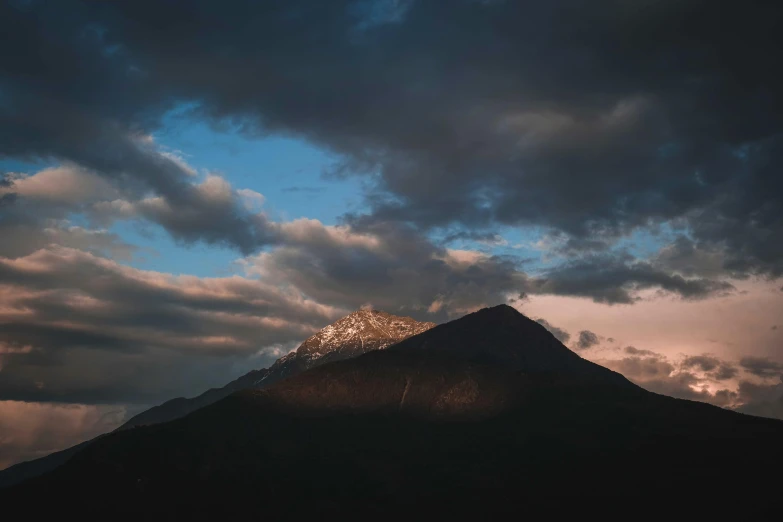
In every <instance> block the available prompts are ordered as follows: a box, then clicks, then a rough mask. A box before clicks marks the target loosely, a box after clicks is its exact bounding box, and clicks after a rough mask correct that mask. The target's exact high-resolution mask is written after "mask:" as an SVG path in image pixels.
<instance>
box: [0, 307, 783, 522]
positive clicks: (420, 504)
mask: <svg viewBox="0 0 783 522" xmlns="http://www.w3.org/2000/svg"><path fill="white" fill-rule="evenodd" d="M497 312H500V313H497ZM517 315H518V317H516V318H514V316H511V315H509V314H508V312H507V311H505V310H504V309H500V310H496V309H490V313H487V311H482V312H479V313H478V314H473V315H471V316H468V317H466V318H463V319H461V320H458V321H454V322H452V323H448V324H446V325H443V326H442V327H438V329H436V330H437V331H436V330H433V331H432V333H431V334H428V333H424V334H421V335H419V336H418V338H415V339H412V340H411V341H410V342H408V343H403V345H401V346H398V347H395V348H393V349H390V350H383V351H376V352H372V353H368V354H366V355H363V356H361V357H357V358H354V359H350V360H345V361H340V362H336V363H333V364H328V365H323V366H320V367H318V368H315V369H312V370H310V371H308V372H305V373H303V374H300V375H298V376H295V377H292V378H290V379H286V380H283V381H281V382H279V383H278V384H276V385H274V386H271V387H269V388H267V389H265V390H246V391H242V392H239V393H236V394H234V395H231V396H230V397H227V398H225V399H223V400H221V401H219V402H218V403H215V404H213V405H210V406H208V407H206V408H203V409H201V410H199V411H197V412H194V413H193V414H191V415H188V416H187V417H185V418H182V419H179V420H176V421H174V422H170V423H166V424H160V425H154V426H146V427H140V428H135V429H131V430H126V431H123V432H118V433H114V434H111V435H109V436H106V437H104V438H102V439H101V440H98V441H96V442H95V443H94V444H92V445H90V446H89V447H88V448H86V449H85V450H84V451H82V452H80V453H78V454H77V455H76V456H74V457H73V458H72V459H71V461H69V462H68V463H67V464H66V465H64V466H63V467H61V468H59V469H58V470H56V471H55V472H53V473H51V474H48V475H46V476H43V477H40V478H38V479H35V480H32V481H29V482H27V483H25V484H23V485H20V486H16V487H14V488H11V489H9V490H5V491H3V492H0V502H2V503H3V505H4V506H6V507H7V509H26V512H27V513H31V514H33V515H34V516H44V515H46V514H49V513H51V512H54V511H56V513H57V514H66V515H71V514H73V515H78V516H80V517H81V518H82V519H98V518H100V519H117V518H124V517H128V518H144V519H150V518H153V519H163V518H174V519H184V518H187V519H194V518H195V519H224V518H226V517H229V516H231V517H234V516H236V517H240V516H241V517H243V518H244V517H248V518H259V519H261V518H263V519H266V520H282V519H288V520H302V519H316V518H319V519H323V518H324V517H327V516H330V517H331V516H339V517H341V519H345V518H352V517H355V518H365V519H366V518H367V517H370V516H371V517H373V520H376V519H394V520H403V519H404V520H407V519H410V520H421V519H435V520H442V519H444V518H445V519H449V520H457V519H459V520H462V519H471V520H484V519H487V517H490V516H497V515H500V514H501V513H502V514H504V515H506V516H508V515H509V514H510V515H512V516H513V518H524V517H528V516H531V515H533V516H540V515H538V513H539V512H540V510H542V509H546V514H547V515H548V516H551V515H552V514H553V513H563V512H564V511H567V512H570V513H571V514H578V515H580V516H596V515H598V516H606V515H607V514H611V515H612V516H617V515H620V514H622V515H624V516H626V517H628V516H638V514H640V513H644V514H645V515H648V516H649V515H651V513H653V512H656V508H658V510H659V511H660V512H661V513H665V514H666V515H667V516H671V515H672V513H677V514H678V515H683V514H684V513H686V512H688V513H690V511H691V510H692V509H698V512H699V514H700V515H701V516H707V515H710V514H715V513H718V514H721V515H723V516H726V515H727V514H728V513H729V512H730V511H731V510H732V509H741V510H742V514H743V516H745V517H754V516H755V517H758V516H762V515H765V516H768V514H769V513H773V512H774V510H777V509H778V506H777V498H778V497H777V494H778V488H779V482H778V481H777V479H775V478H774V477H773V478H772V479H770V478H769V477H768V476H767V475H768V474H767V471H769V470H777V469H779V468H780V465H781V463H783V460H782V459H783V448H782V447H781V443H780V441H781V440H783V423H781V422H779V421H774V420H769V419H760V418H755V417H750V416H746V415H742V414H737V413H733V412H729V411H726V410H722V409H720V408H716V407H713V406H709V405H706V404H702V403H695V402H690V401H683V400H677V399H672V398H668V397H664V396H660V395H656V394H653V393H649V392H646V391H644V390H642V389H640V388H638V387H634V386H628V385H627V384H625V383H623V382H621V381H618V380H617V379H616V378H615V377H613V376H612V375H613V374H611V373H609V374H606V373H601V372H596V371H595V370H589V371H582V370H579V369H578V368H579V365H581V363H580V362H564V363H562V364H563V365H564V366H561V365H560V363H556V361H553V360H547V355H546V354H548V353H554V354H556V355H553V358H555V357H556V358H558V360H559V359H560V358H562V360H563V361H566V360H567V359H566V358H565V357H567V356H563V355H560V351H559V348H557V347H556V346H555V347H554V348H552V349H551V350H550V351H549V352H548V351H546V349H544V348H541V345H540V344H538V343H536V342H533V341H532V340H531V341H530V342H523V341H524V340H520V339H517V338H515V337H513V336H506V335H505V334H504V335H500V334H496V335H497V338H496V341H495V342H493V343H487V344H486V345H485V346H484V348H481V349H469V347H468V346H467V345H466V344H465V342H464V341H466V337H465V336H466V335H468V333H469V329H468V328H467V327H466V326H465V325H466V324H467V325H472V324H474V321H476V318H477V317H478V318H481V319H482V321H481V322H482V324H483V327H484V328H489V329H491V330H493V331H495V332H510V331H515V330H516V329H520V330H521V329H524V328H527V326H526V325H527V321H528V319H527V318H524V317H523V316H521V315H519V314H517ZM514 321H519V322H520V324H519V325H514V324H513V322H514ZM507 322H508V323H507ZM539 333H540V332H539ZM432 334H437V337H436V338H432V337H431V335H432ZM475 335H479V334H478V333H477V334H475ZM489 335H493V334H491V333H490V332H487V336H489ZM531 335H538V333H536V331H533V333H532V334H531ZM428 337H429V340H427V338H428ZM421 338H424V339H425V342H424V343H423V344H421V345H418V346H420V348H419V349H416V348H414V346H417V344H416V343H418V342H419V341H420V340H421ZM435 340H437V343H438V344H435V343H436V341H435ZM413 341H416V343H414V342H413ZM442 343H448V346H452V347H462V348H460V349H454V350H449V349H447V348H446V347H445V345H444V344H442ZM514 346H515V347H516V348H513V347H514ZM529 346H535V347H536V348H528V347H529ZM539 348H540V350H542V351H540V352H537V354H536V355H535V356H533V355H530V356H519V357H517V356H514V355H513V353H512V352H513V350H514V349H516V350H527V349H530V350H539ZM498 354H504V355H503V357H502V358H501V357H500V355H498ZM511 359H514V360H518V361H536V364H537V365H538V366H535V368H542V369H543V370H541V371H533V370H531V368H532V366H531V365H528V366H527V367H524V368H521V367H523V366H524V364H522V363H520V364H517V365H516V367H514V365H511V364H507V363H506V362H505V361H508V360H511ZM479 360H480V361H481V362H478V361H479ZM497 361H500V364H499V363H498V362H497ZM577 361H581V359H578V360H577ZM584 367H585V368H588V367H589V366H584ZM606 375H609V377H608V378H606V377H605V376H606ZM40 498H46V499H47V503H45V504H44V503H40V502H36V499H40Z"/></svg>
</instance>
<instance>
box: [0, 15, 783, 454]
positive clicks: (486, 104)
mask: <svg viewBox="0 0 783 522" xmlns="http://www.w3.org/2000/svg"><path fill="white" fill-rule="evenodd" d="M782 17H783V15H781V9H780V7H779V6H776V5H775V3H774V2H763V1H748V2H745V3H743V4H742V6H741V8H739V7H736V6H732V5H731V4H730V3H726V2H707V1H704V0H676V1H675V0H635V1H633V2H617V1H614V0H599V1H596V2H582V1H576V0H573V1H571V0H558V1H557V2H515V1H512V0H506V1H503V0H483V1H479V0H455V1H454V2H442V1H436V0H334V1H330V2H320V1H315V0H286V1H282V0H281V1H268V2H249V1H248V2H243V1H224V2H219V3H215V2H208V1H205V0H193V1H184V0H183V1H179V2H178V1H172V2H165V3H161V2H157V1H152V0H127V1H124V0H118V1H115V2H103V1H97V0H95V1H90V0H85V1H75V0H63V1H60V2H43V1H40V0H6V1H3V2H0V35H2V36H0V38H1V39H2V41H3V42H2V43H3V44H2V45H0V469H2V468H4V467H7V466H9V465H12V464H13V463H16V462H19V461H23V460H29V459H31V458H36V457H38V456H42V455H45V454H47V453H50V452H52V451H56V450H59V449H63V448H66V447H69V446H71V445H73V444H76V443H78V442H81V441H83V440H86V439H89V438H91V437H93V436H96V435H98V434H100V433H104V432H106V431H109V430H111V429H113V428H115V427H116V426H118V425H119V424H121V423H122V422H123V420H124V419H127V418H128V417H129V416H131V415H133V414H135V413H138V412H139V411H142V410H144V409H146V408H147V407H149V406H151V405H155V404H158V403H161V402H163V401H165V400H168V399H171V398H174V397H178V396H194V395H197V394H199V393H201V392H203V391H205V390H206V389H208V388H210V387H215V386H222V385H224V384H226V383H227V382H229V381H231V380H232V379H234V378H236V377H238V376H240V375H242V374H244V373H246V372H247V371H250V370H251V369H257V368H262V367H266V366H268V365H269V364H271V363H272V362H273V361H274V360H275V359H276V358H278V357H280V356H281V355H284V354H285V353H287V352H289V351H290V350H292V349H295V348H296V347H297V346H298V344H299V343H300V342H301V341H302V340H304V339H305V338H307V337H308V336H309V335H311V334H312V333H314V332H316V331H317V330H318V329H320V328H322V327H323V326H325V325H327V324H329V323H331V322H333V321H335V320H336V319H338V318H340V317H342V316H344V315H346V314H348V313H350V312H351V311H353V310H355V309H358V308H360V307H367V306H371V307H374V308H378V309H382V310H385V311H387V312H390V313H395V314H398V315H408V316H411V317H414V318H416V319H419V320H428V321H435V322H444V321H448V320H450V319H454V318H457V317H460V316H461V315H464V314H465V313H469V312H471V311H475V310H477V309H479V308H482V307H484V306H491V305H496V304H500V303H508V304H510V305H512V306H514V307H516V308H517V309H518V310H520V311H521V312H522V313H524V314H526V315H528V316H529V317H531V318H533V319H536V320H538V321H539V322H541V323H542V324H544V325H545V326H546V327H547V328H548V329H549V330H550V331H552V332H553V333H554V334H555V335H556V336H557V337H558V338H559V339H560V340H561V341H563V342H564V343H565V344H566V345H567V346H569V348H571V349H572V350H574V351H576V352H577V353H579V354H580V355H582V356H583V357H586V358H588V359H591V360H593V361H596V362H599V363H600V364H603V365H605V366H608V367H609V368H612V369H614V370H617V371H619V372H621V373H623V374H624V375H626V376H627V377H629V378H630V379H631V380H633V381H634V382H637V383H638V384H640V385H641V386H643V387H645V388H647V389H650V390H652V391H655V392H659V393H665V394H668V395H673V396H676V397H681V398H688V399H693V400H702V401H706V402H710V403H712V404H716V405H719V406H722V407H727V408H732V409H737V410H739V411H743V412H747V413H752V414H756V415H764V416H770V417H778V418H783V277H781V276H783V196H782V195H783V175H781V167H783V73H781V71H780V68H779V67H777V64H779V63H783V41H781V40H782V39H783V37H782V36H781V32H780V31H779V30H778V29H779V24H780V21H781V18H782Z"/></svg>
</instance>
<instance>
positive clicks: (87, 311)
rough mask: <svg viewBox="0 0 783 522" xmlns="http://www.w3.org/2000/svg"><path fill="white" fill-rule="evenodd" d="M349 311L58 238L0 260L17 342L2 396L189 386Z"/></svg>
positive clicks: (74, 396) (147, 394)
mask: <svg viewBox="0 0 783 522" xmlns="http://www.w3.org/2000/svg"><path fill="white" fill-rule="evenodd" d="M347 311H348V310H346V309H343V308H338V307H332V306H328V305H323V304H319V303H317V302H315V301H313V300H311V299H308V298H306V297H305V296H304V295H302V294H301V293H299V292H297V291H296V290H295V289H292V288H284V287H280V286H277V285H274V284H270V283H266V282H262V281H258V280H253V279H248V278H242V277H238V276H233V277H223V278H198V277H193V276H174V275H171V274H165V273H160V272H153V271H144V270H137V269H133V268H129V267H126V266H122V265H120V264H118V263H116V262H114V261H111V260H108V259H105V258H101V257H98V256H95V255H92V254H89V253H86V252H83V251H80V250H75V249H69V248H63V247H51V248H47V249H43V250H39V251H37V252H34V253H33V254H30V255H28V256H24V257H20V258H17V259H8V258H0V325H2V328H0V343H2V346H5V347H11V349H5V348H4V350H3V353H2V355H0V357H2V361H3V367H2V370H1V371H0V394H1V395H2V396H3V397H4V398H7V399H15V400H40V401H51V400H57V401H66V402H79V403H96V402H142V403H153V402H158V401H160V400H164V399H169V398H172V397H174V396H178V395H183V394H187V395H192V394H194V393H200V392H201V391H203V390H204V389H206V388H209V387H211V386H215V385H222V384H225V382H226V381H227V380H230V376H233V375H237V374H241V373H244V372H245V371H248V370H250V369H251V368H255V367H262V366H263V365H264V364H268V363H269V362H271V360H272V359H273V358H274V357H272V356H271V352H269V353H270V354H267V352H268V351H269V350H270V349H271V347H274V346H279V345H281V344H284V345H287V346H289V347H290V348H293V347H295V342H296V341H301V340H303V339H304V338H306V337H308V336H309V335H310V334H312V333H313V332H314V331H316V330H318V329H319V328H321V327H322V326H324V325H325V324H328V323H330V322H332V321H333V320H334V319H336V318H338V317H340V316H342V315H344V314H345V313H346V312H347ZM14 347H15V348H14ZM22 348H24V349H22ZM139 375H144V379H139Z"/></svg>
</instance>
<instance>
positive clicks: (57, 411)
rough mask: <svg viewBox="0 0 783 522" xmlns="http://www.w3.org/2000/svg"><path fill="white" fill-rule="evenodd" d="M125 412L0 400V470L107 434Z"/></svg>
mask: <svg viewBox="0 0 783 522" xmlns="http://www.w3.org/2000/svg"><path fill="white" fill-rule="evenodd" d="M126 412H127V407H126V406H125V405H100V406H95V405H85V404H56V403H41V402H36V403H31V402H20V401H0V433H2V436H0V469H4V468H6V467H8V466H10V465H12V464H16V463H17V462H22V461H26V460H32V459H36V458H38V457H43V456H44V455H48V454H49V453H52V452H54V451H59V450H61V449H65V448H68V447H70V446H74V445H76V444H79V443H80V442H83V441H85V440H89V439H91V438H93V437H96V436H98V435H100V434H102V433H106V432H107V431H111V430H113V429H114V428H117V427H118V426H119V425H120V424H122V422H123V420H124V419H125V416H126Z"/></svg>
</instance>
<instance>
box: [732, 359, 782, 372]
mask: <svg viewBox="0 0 783 522" xmlns="http://www.w3.org/2000/svg"><path fill="white" fill-rule="evenodd" d="M740 366H742V368H743V369H744V370H745V371H747V372H749V373H752V374H753V375H756V376H758V377H777V376H779V375H783V364H781V363H779V362H777V361H773V360H772V359H770V358H768V357H751V356H749V357H743V358H742V359H740Z"/></svg>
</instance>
